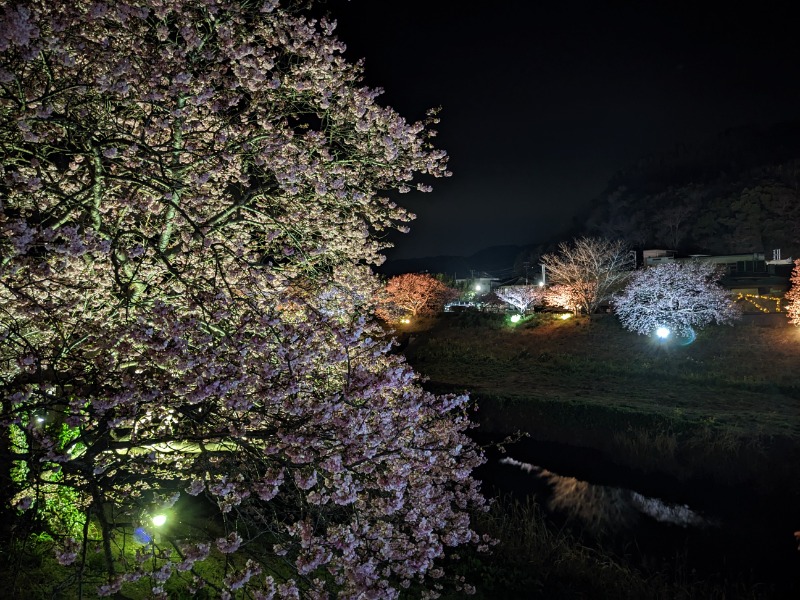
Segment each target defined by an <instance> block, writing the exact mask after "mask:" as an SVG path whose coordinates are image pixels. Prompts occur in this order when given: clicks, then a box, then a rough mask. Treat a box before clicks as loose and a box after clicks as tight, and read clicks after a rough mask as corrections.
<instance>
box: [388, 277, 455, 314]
mask: <svg viewBox="0 0 800 600" xmlns="http://www.w3.org/2000/svg"><path fill="white" fill-rule="evenodd" d="M453 295H454V291H453V290H452V289H451V288H449V287H448V286H446V285H445V284H444V283H442V282H441V281H439V280H438V279H436V278H435V277H433V276H431V275H428V274H426V273H405V274H403V275H397V276H396V277H392V278H390V279H389V281H388V282H387V283H386V287H385V288H384V289H383V291H382V293H381V296H380V303H379V306H378V309H377V312H378V315H379V316H380V317H381V318H382V319H384V320H386V321H389V322H391V321H396V320H398V319H400V318H402V317H404V316H409V315H410V316H413V317H416V316H420V315H431V314H434V313H437V312H439V311H440V310H442V307H443V306H444V304H445V302H447V300H448V299H450V298H451V297H453Z"/></svg>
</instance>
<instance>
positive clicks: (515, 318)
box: [511, 315, 522, 323]
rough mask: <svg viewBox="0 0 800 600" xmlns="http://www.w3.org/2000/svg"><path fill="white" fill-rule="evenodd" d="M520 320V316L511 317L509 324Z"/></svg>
mask: <svg viewBox="0 0 800 600" xmlns="http://www.w3.org/2000/svg"><path fill="white" fill-rule="evenodd" d="M521 318H522V315H511V322H512V323H519V320H520V319H521Z"/></svg>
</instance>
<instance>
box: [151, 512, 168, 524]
mask: <svg viewBox="0 0 800 600" xmlns="http://www.w3.org/2000/svg"><path fill="white" fill-rule="evenodd" d="M166 522H167V515H165V514H158V515H153V525H155V526H156V527H161V526H162V525H163V524H164V523H166Z"/></svg>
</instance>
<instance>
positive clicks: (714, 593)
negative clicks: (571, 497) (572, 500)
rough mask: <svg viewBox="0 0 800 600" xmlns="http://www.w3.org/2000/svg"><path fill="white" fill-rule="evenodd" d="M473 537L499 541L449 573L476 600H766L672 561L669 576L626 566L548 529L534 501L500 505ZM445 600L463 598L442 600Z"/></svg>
mask: <svg viewBox="0 0 800 600" xmlns="http://www.w3.org/2000/svg"><path fill="white" fill-rule="evenodd" d="M475 526H476V527H477V530H478V531H479V533H482V534H486V535H489V536H490V537H493V538H494V539H497V540H499V543H498V544H497V545H496V546H494V547H493V548H492V549H491V553H490V554H479V553H477V552H474V551H472V552H470V551H469V550H468V551H466V553H465V556H463V557H462V561H461V562H460V563H456V564H455V565H454V568H455V569H456V571H458V570H461V571H464V572H465V574H466V579H467V581H472V582H476V583H478V584H479V585H477V586H476V594H475V595H474V596H472V598H474V599H475V600H489V599H492V600H493V599H495V598H504V599H514V598H520V599H522V598H525V599H526V600H538V599H542V600H544V599H548V600H552V599H567V598H569V599H574V598H586V599H590V598H615V599H618V600H640V599H641V600H643V599H647V600H658V599H663V600H668V599H669V600H701V599H702V600H713V599H719V600H722V599H727V600H733V599H737V598H741V599H744V598H749V599H756V598H765V599H766V598H770V597H773V596H771V593H772V591H771V590H770V589H768V588H766V587H765V588H763V589H762V590H758V589H754V588H753V586H752V585H749V583H748V582H747V581H745V580H744V579H742V580H739V581H726V580H722V579H721V578H714V577H712V578H707V579H703V578H701V577H700V576H699V575H697V574H696V573H693V572H692V570H691V569H690V568H689V567H688V566H687V564H686V561H685V560H682V559H681V557H680V556H677V557H676V559H675V561H674V562H673V563H672V565H671V566H670V567H669V568H666V567H664V566H657V567H650V568H648V567H640V566H632V565H631V561H629V560H627V558H626V557H624V556H617V555H615V554H614V553H613V552H611V551H609V550H607V549H604V548H603V547H602V546H598V545H597V544H595V543H592V542H588V541H584V540H582V539H580V538H579V537H577V536H576V534H574V533H573V532H571V531H570V530H569V529H567V528H563V527H558V526H555V525H554V523H552V522H551V521H549V520H548V517H547V516H546V515H545V514H544V512H543V511H542V509H541V508H539V506H538V505H537V504H536V502H535V501H533V500H532V499H530V498H528V499H527V500H525V501H520V500H514V499H512V498H510V497H501V498H499V499H498V500H497V501H496V502H495V503H494V504H493V506H492V508H491V510H490V511H489V512H488V513H485V514H482V515H479V516H478V517H477V519H476V523H475ZM444 597H445V599H446V600H456V599H457V598H463V597H464V596H463V595H459V594H451V595H445V596H444Z"/></svg>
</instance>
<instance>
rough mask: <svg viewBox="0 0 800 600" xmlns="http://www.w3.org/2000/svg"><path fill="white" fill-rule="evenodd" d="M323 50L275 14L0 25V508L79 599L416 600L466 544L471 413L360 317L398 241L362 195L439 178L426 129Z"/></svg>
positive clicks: (292, 20) (150, 12)
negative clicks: (38, 539)
mask: <svg viewBox="0 0 800 600" xmlns="http://www.w3.org/2000/svg"><path fill="white" fill-rule="evenodd" d="M333 28H334V24H333V23H331V22H328V21H325V20H322V21H319V22H317V21H314V20H309V19H307V18H305V17H303V16H302V15H301V14H300V13H298V12H295V11H294V10H289V9H283V8H281V7H279V6H277V2H274V1H269V0H267V1H266V2H258V3H256V2H249V1H244V2H243V1H240V0H235V1H234V0H230V1H228V0H191V1H189V0H130V1H127V2H110V3H103V2H84V1H81V0H76V1H75V2H51V1H45V0H30V1H28V2H26V3H24V4H8V3H6V4H5V6H4V8H2V9H0V152H2V155H3V157H4V160H3V166H2V171H0V198H2V205H0V230H2V237H0V307H2V309H1V310H0V388H1V389H2V392H1V393H0V398H1V400H0V402H1V404H0V418H1V419H2V421H0V424H1V427H2V432H3V444H4V445H5V450H7V451H8V452H9V456H10V457H11V459H12V461H13V469H12V472H11V473H10V474H9V473H6V474H5V475H6V477H8V476H9V475H10V477H11V480H12V486H10V487H9V486H4V492H5V493H8V489H11V494H13V498H11V500H12V501H13V504H14V506H15V510H16V511H17V515H18V517H17V518H18V519H20V520H22V519H25V518H27V517H29V516H30V515H34V516H35V518H34V519H32V520H30V522H32V523H34V524H35V523H44V525H42V527H45V528H46V529H47V531H48V532H49V535H50V536H51V537H52V538H53V540H54V541H55V545H56V547H57V558H58V560H59V561H60V562H61V563H62V564H63V565H66V566H68V568H70V569H72V570H73V571H72V575H71V577H74V578H75V579H76V580H79V581H80V579H81V576H82V575H83V574H84V573H85V572H86V568H87V565H88V564H89V563H90V562H92V555H93V554H94V553H95V552H99V553H100V558H101V559H102V561H103V562H104V564H105V569H106V571H107V574H108V576H107V580H106V581H105V583H104V584H103V585H102V586H101V588H100V593H101V594H102V595H113V594H115V593H116V592H117V591H119V590H122V591H123V593H124V590H125V588H126V586H129V585H134V584H136V585H138V586H140V588H139V589H141V586H142V585H143V584H145V583H146V584H147V586H148V589H149V590H150V591H149V592H148V593H150V594H151V595H152V596H153V597H167V596H168V595H169V593H170V590H183V593H184V594H185V593H191V590H193V589H197V588H199V587H201V586H207V587H209V588H210V594H211V595H212V596H215V597H216V596H219V597H223V598H225V597H231V596H232V595H233V594H245V595H244V596H242V597H252V598H273V597H275V598H297V597H298V596H300V595H302V596H304V597H310V598H323V597H327V596H326V594H330V595H335V596H337V597H341V598H357V597H358V598H379V597H380V598H391V597H396V596H397V595H398V593H399V590H400V589H402V588H403V587H407V586H409V585H414V586H419V588H421V589H422V590H427V591H428V592H430V593H433V592H434V591H435V589H436V586H437V585H438V581H439V580H440V578H441V577H442V574H443V573H442V569H441V566H440V565H439V564H438V563H439V561H440V559H441V558H442V557H443V555H444V553H445V550H446V549H447V548H453V547H456V546H459V545H462V544H465V543H470V542H474V543H480V540H477V539H476V537H477V536H476V535H475V534H474V533H473V532H472V531H471V529H470V519H469V512H470V510H472V509H475V508H480V507H482V506H483V500H482V498H481V496H480V494H479V491H478V487H477V483H476V481H475V480H474V479H472V477H471V471H472V470H473V468H474V467H476V466H477V465H478V464H480V462H481V461H482V458H481V456H480V453H479V452H478V451H477V450H476V448H475V446H474V445H473V444H472V443H471V441H470V440H469V438H467V437H466V435H465V433H464V432H465V429H466V428H467V427H468V426H469V420H468V418H467V414H466V405H467V398H466V397H464V396H434V395H431V394H428V393H426V392H424V391H423V390H422V389H421V388H420V386H419V384H418V379H417V376H416V375H415V374H414V373H413V372H412V371H411V370H410V369H409V367H408V366H407V365H406V364H405V363H404V361H403V360H402V359H401V358H400V357H397V356H392V355H388V354H387V348H388V346H389V344H388V343H387V342H386V341H382V337H381V331H380V329H379V328H378V327H377V325H375V324H374V319H373V317H372V315H373V312H374V305H373V303H374V301H373V298H374V297H375V294H376V293H377V291H378V289H379V287H380V284H379V282H378V281H377V279H376V277H375V276H374V275H373V273H372V270H371V267H370V265H373V264H377V263H379V262H380V261H382V260H383V257H382V255H381V251H382V249H383V248H385V247H386V244H385V243H384V242H382V241H381V239H382V238H383V232H384V231H385V230H386V229H387V228H402V227H403V225H402V224H403V223H404V222H406V221H408V220H409V219H411V218H412V215H410V214H409V213H407V212H406V211H405V210H404V209H402V208H401V207H399V206H397V205H396V204H395V203H394V202H392V201H391V200H389V199H388V198H387V197H386V192H387V191H390V190H397V191H399V192H407V191H409V190H410V189H411V188H412V187H417V188H418V189H420V190H423V191H424V190H427V186H426V185H424V184H423V183H417V181H418V178H419V177H420V175H428V176H434V177H438V176H443V175H448V174H449V173H448V172H447V171H446V156H445V153H444V152H442V151H440V150H437V149H435V148H433V147H432V146H431V145H430V143H429V137H430V136H431V135H432V132H431V130H430V126H431V124H432V123H433V122H434V121H435V117H434V116H433V115H431V117H430V119H429V120H428V121H426V122H420V123H408V122H406V121H405V120H404V119H402V118H401V117H400V116H399V115H398V114H397V113H396V112H395V111H393V110H392V109H391V108H387V107H383V106H381V105H380V104H379V103H378V102H377V100H376V99H377V97H378V95H379V91H377V90H372V89H368V88H365V87H363V86H362V85H361V83H360V81H361V76H362V72H361V67H360V65H353V64H350V63H348V62H346V61H345V59H344V58H343V56H342V51H343V45H342V43H341V42H340V41H338V39H337V38H335V37H334V36H333V34H332V31H333ZM206 505H208V506H210V507H213V508H214V511H215V512H214V514H213V515H212V518H211V521H210V523H211V525H209V527H208V528H207V530H206V531H199V532H198V531H193V532H191V533H190V532H189V531H187V530H186V529H181V528H180V527H179V526H178V525H177V524H175V525H171V524H170V523H171V522H170V521H169V520H167V522H166V523H165V524H164V525H163V526H162V527H164V528H166V530H164V531H165V532H166V533H163V535H161V534H159V535H157V532H156V524H158V523H160V522H161V519H157V520H156V521H155V522H154V521H153V517H154V516H156V514H160V513H162V512H164V513H165V514H167V515H168V514H169V511H173V514H175V513H176V511H179V510H180V509H181V507H186V506H193V507H197V506H200V507H203V506H206ZM67 507H69V510H67V509H66V508H67ZM168 518H169V517H168ZM178 520H179V519H177V518H175V519H174V522H175V523H176V522H177V521H178ZM95 539H96V540H99V543H97V544H95V543H94V542H93V541H92V540H95ZM7 541H8V540H4V542H7ZM94 562H95V563H96V562H97V561H94ZM211 563H213V565H214V566H213V567H210V568H205V567H204V565H208V564H211ZM215 574H217V575H215Z"/></svg>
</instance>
